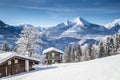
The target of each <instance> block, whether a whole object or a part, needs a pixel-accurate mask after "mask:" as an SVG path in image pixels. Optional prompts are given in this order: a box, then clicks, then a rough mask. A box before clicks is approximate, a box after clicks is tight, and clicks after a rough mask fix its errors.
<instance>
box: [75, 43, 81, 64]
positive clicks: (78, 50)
mask: <svg viewBox="0 0 120 80" xmlns="http://www.w3.org/2000/svg"><path fill="white" fill-rule="evenodd" d="M81 56H82V49H81V46H80V45H78V46H77V48H76V50H75V62H80V61H81Z"/></svg>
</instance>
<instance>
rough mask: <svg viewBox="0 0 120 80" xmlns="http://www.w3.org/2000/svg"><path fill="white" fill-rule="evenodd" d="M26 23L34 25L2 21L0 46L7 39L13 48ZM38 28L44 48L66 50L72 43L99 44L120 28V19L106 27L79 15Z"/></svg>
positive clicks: (0, 22) (0, 25)
mask: <svg viewBox="0 0 120 80" xmlns="http://www.w3.org/2000/svg"><path fill="white" fill-rule="evenodd" d="M25 25H29V26H32V27H34V26H33V25H30V24H23V25H18V26H10V25H8V24H5V23H4V22H2V21H0V48H1V45H2V44H3V42H4V41H5V40H6V41H8V43H9V45H10V47H11V48H13V47H14V45H15V41H17V39H18V38H19V34H20V32H21V30H22V29H23V27H24V26H25ZM37 28H38V29H39V31H42V32H43V36H42V40H43V43H42V50H43V49H46V48H49V47H56V48H58V49H61V50H64V48H65V47H66V46H67V45H69V44H71V43H79V44H81V45H84V44H90V43H91V44H98V43H99V40H100V39H101V38H103V37H105V36H109V35H111V34H114V33H116V32H117V31H118V30H119V29H120V19H118V20H115V21H113V22H112V23H111V24H109V25H106V26H105V27H104V26H102V25H97V24H93V23H91V22H89V21H87V20H85V19H83V18H81V17H77V18H75V19H74V20H66V21H65V22H63V23H60V24H58V25H56V26H53V27H49V28H43V27H37ZM42 50H41V51H42Z"/></svg>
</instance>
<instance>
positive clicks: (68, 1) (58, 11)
mask: <svg viewBox="0 0 120 80" xmlns="http://www.w3.org/2000/svg"><path fill="white" fill-rule="evenodd" d="M78 16H79V17H82V18H84V19H86V20H88V21H89V22H92V23H97V24H101V25H102V24H106V23H108V22H111V21H113V20H114V19H118V18H120V0H0V20H2V21H4V22H6V23H7V24H10V25H19V24H32V25H35V26H43V27H47V26H53V25H56V24H58V23H60V22H64V21H65V20H66V19H70V20H73V19H74V18H76V17H78Z"/></svg>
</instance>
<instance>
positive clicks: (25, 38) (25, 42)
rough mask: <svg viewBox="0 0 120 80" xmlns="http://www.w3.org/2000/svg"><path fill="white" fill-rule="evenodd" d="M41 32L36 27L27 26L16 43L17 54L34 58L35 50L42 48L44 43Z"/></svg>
mask: <svg viewBox="0 0 120 80" xmlns="http://www.w3.org/2000/svg"><path fill="white" fill-rule="evenodd" d="M40 38H41V32H39V31H38V30H37V29H36V28H35V27H29V26H25V27H24V28H23V30H22V32H21V34H20V38H19V39H18V41H17V42H16V45H17V52H18V53H22V54H23V55H28V56H32V53H33V51H34V50H36V49H39V48H40V44H39V43H41V42H42V40H41V39H40Z"/></svg>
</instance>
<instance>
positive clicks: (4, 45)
mask: <svg viewBox="0 0 120 80" xmlns="http://www.w3.org/2000/svg"><path fill="white" fill-rule="evenodd" d="M1 50H2V51H9V50H10V48H9V45H8V42H7V41H4V43H3V45H2V49H1Z"/></svg>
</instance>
